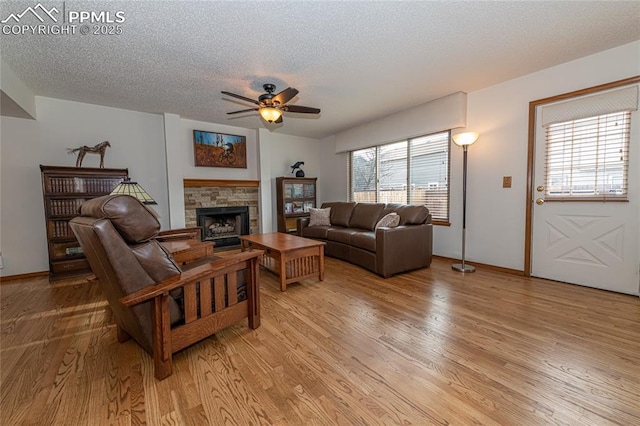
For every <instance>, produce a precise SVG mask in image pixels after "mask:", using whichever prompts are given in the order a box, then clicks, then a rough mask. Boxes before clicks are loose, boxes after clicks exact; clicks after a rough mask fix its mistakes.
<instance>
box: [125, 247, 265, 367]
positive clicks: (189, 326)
mask: <svg viewBox="0 0 640 426" xmlns="http://www.w3.org/2000/svg"><path fill="white" fill-rule="evenodd" d="M263 253H264V252H263V251H261V250H252V251H245V252H242V253H238V254H234V255H230V256H225V257H223V258H220V259H217V260H213V261H211V262H209V263H206V264H203V265H199V266H196V267H194V268H192V269H190V270H188V271H185V272H183V273H181V274H178V275H174V276H172V277H169V278H167V279H166V280H164V281H162V282H160V283H159V284H156V285H150V286H148V287H146V288H143V289H142V290H139V291H136V292H135V293H131V294H129V295H128V296H125V297H123V298H121V299H120V302H121V303H122V304H123V305H124V306H127V307H132V306H135V305H138V304H140V303H143V302H147V301H151V319H152V325H151V328H152V330H151V333H152V345H153V365H154V370H155V376H156V378H157V379H158V380H162V379H164V378H166V377H168V376H169V375H171V371H172V368H173V367H172V362H173V361H172V354H173V353H175V352H177V351H179V350H182V349H184V348H186V347H187V346H190V345H192V344H194V343H196V342H199V341H200V340H202V339H204V338H206V337H208V336H210V335H212V334H213V333H215V332H216V331H218V330H221V329H223V328H225V327H228V326H229V325H231V324H233V323H236V322H238V321H240V320H242V319H243V318H248V320H249V328H251V329H256V328H258V327H259V326H260V290H259V279H258V277H259V272H258V271H259V269H258V259H259V258H260V256H262V254H263ZM243 269H247V270H248V273H247V274H246V275H245V276H246V277H247V282H246V284H247V285H246V287H247V298H246V299H245V300H243V301H240V300H238V298H237V294H236V293H235V292H234V291H232V289H233V290H237V284H238V282H237V273H238V271H240V270H243ZM197 283H199V285H197ZM180 287H182V289H183V302H184V304H183V305H184V306H183V307H184V312H183V315H184V320H183V324H179V325H176V326H174V327H172V326H171V324H170V321H171V319H170V313H169V298H170V296H169V291H171V290H173V289H176V288H180Z"/></svg>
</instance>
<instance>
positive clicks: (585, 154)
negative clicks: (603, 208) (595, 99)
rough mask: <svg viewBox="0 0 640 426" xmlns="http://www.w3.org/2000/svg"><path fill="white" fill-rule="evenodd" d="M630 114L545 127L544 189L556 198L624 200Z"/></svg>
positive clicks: (599, 117)
mask: <svg viewBox="0 0 640 426" xmlns="http://www.w3.org/2000/svg"><path fill="white" fill-rule="evenodd" d="M630 122H631V113H630V112H629V111H626V112H617V113H612V114H604V115H599V116H596V117H589V118H583V119H579V120H571V121H567V122H563V123H556V124H551V125H549V126H547V129H546V147H547V148H546V166H545V182H546V185H545V191H546V196H547V197H548V198H556V199H563V198H564V199H572V198H580V199H589V198H594V199H598V200H600V199H603V200H606V199H626V198H627V175H628V168H629V135H630Z"/></svg>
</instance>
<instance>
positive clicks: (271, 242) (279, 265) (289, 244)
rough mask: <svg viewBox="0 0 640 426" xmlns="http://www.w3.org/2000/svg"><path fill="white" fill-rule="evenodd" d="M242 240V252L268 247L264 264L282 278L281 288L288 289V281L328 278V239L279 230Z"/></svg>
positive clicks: (246, 237)
mask: <svg viewBox="0 0 640 426" xmlns="http://www.w3.org/2000/svg"><path fill="white" fill-rule="evenodd" d="M240 239H241V241H242V251H245V250H250V249H257V250H264V255H263V256H262V259H261V260H260V264H261V265H262V266H263V267H264V268H265V269H267V270H269V271H271V272H273V273H274V274H276V275H277V276H278V277H279V278H280V290H281V291H286V290H287V284H291V283H294V282H298V281H301V280H303V279H306V278H312V277H315V276H317V277H318V279H319V280H320V281H323V280H324V245H325V243H324V242H321V241H315V240H311V239H308V238H301V237H297V236H295V235H288V234H283V233H277V232H274V233H271V234H256V235H247V236H242V237H240ZM283 271H284V273H283Z"/></svg>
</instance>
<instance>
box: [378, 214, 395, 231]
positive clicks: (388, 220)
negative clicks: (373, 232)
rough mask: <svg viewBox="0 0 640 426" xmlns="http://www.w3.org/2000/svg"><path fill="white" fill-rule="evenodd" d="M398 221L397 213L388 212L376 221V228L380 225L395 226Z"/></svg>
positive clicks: (385, 226)
mask: <svg viewBox="0 0 640 426" xmlns="http://www.w3.org/2000/svg"><path fill="white" fill-rule="evenodd" d="M399 223H400V216H399V215H398V213H388V214H386V215H385V216H383V217H382V219H380V220H379V221H378V223H376V229H378V228H380V227H384V228H395V227H396V226H398V224H399Z"/></svg>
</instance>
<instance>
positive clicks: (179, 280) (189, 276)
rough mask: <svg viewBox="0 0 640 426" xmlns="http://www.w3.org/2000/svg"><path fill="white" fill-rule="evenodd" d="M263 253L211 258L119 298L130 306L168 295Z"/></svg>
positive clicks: (256, 257) (255, 252)
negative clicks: (172, 291) (202, 263)
mask: <svg viewBox="0 0 640 426" xmlns="http://www.w3.org/2000/svg"><path fill="white" fill-rule="evenodd" d="M263 253H264V251H262V250H251V251H243V252H241V253H238V254H234V255H230V256H225V257H223V258H220V259H216V260H213V261H211V262H209V263H206V264H204V265H200V266H196V267H195V268H192V269H190V270H188V271H185V272H183V273H182V274H177V275H174V276H172V277H169V278H167V279H166V280H164V281H161V282H160V283H158V284H156V285H150V286H149V287H145V288H143V289H141V290H138V291H136V292H135V293H131V294H129V295H127V296H125V297H123V298H121V299H120V303H122V304H123V305H124V306H127V307H132V306H135V305H138V304H140V303H143V302H146V301H148V300H152V299H154V298H156V297H158V296H162V295H168V294H169V291H171V290H173V289H176V288H180V287H184V286H185V285H187V284H189V283H192V282H196V281H200V280H203V279H207V278H210V277H212V276H215V275H216V272H219V271H221V270H224V269H226V268H228V267H229V266H232V265H235V264H238V263H241V262H246V261H253V262H257V261H258V258H259V257H260V256H262V254H263ZM254 259H255V260H254Z"/></svg>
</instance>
